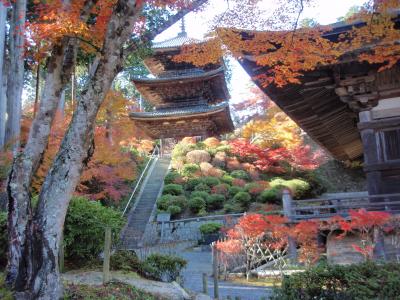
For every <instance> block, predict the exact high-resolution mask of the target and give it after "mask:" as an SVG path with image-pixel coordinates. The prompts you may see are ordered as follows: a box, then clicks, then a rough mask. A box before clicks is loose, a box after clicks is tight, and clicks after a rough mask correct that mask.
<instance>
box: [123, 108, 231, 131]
mask: <svg viewBox="0 0 400 300" xmlns="http://www.w3.org/2000/svg"><path fill="white" fill-rule="evenodd" d="M129 116H130V118H131V119H132V120H134V121H135V123H136V125H137V126H138V127H139V128H141V129H142V130H143V131H145V132H146V133H147V134H148V135H149V136H150V137H152V138H169V137H174V138H181V137H185V136H217V135H220V134H223V133H228V132H231V131H232V130H233V129H234V126H233V122H232V119H231V116H230V110H229V104H228V103H227V102H225V103H220V104H218V105H214V106H208V105H202V106H193V107H182V108H178V109H173V108H170V109H162V110H156V111H153V112H133V113H130V114H129Z"/></svg>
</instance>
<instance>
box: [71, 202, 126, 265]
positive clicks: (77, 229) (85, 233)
mask: <svg viewBox="0 0 400 300" xmlns="http://www.w3.org/2000/svg"><path fill="white" fill-rule="evenodd" d="M124 223H125V220H124V218H123V217H122V216H121V213H120V212H119V211H116V210H114V209H112V208H109V207H105V206H103V205H102V204H101V203H100V202H93V201H89V200H88V199H86V198H83V197H74V198H72V200H71V203H70V205H69V207H68V212H67V216H66V219H65V225H64V243H65V257H66V259H67V260H70V261H74V262H80V261H83V260H92V259H96V258H97V257H98V256H99V254H100V252H101V251H102V250H103V247H104V227H105V226H108V227H110V228H111V230H112V236H113V242H117V241H118V238H119V233H120V231H121V229H122V227H123V226H124Z"/></svg>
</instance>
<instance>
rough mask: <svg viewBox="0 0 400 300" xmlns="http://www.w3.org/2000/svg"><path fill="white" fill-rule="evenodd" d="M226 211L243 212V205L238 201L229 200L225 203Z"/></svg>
mask: <svg viewBox="0 0 400 300" xmlns="http://www.w3.org/2000/svg"><path fill="white" fill-rule="evenodd" d="M224 212H225V213H239V212H243V207H242V206H241V205H240V204H239V203H236V202H228V203H225V204H224Z"/></svg>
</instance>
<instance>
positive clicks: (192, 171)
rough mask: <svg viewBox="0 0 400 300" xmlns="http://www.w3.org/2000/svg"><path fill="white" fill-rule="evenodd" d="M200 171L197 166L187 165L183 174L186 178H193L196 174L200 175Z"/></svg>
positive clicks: (183, 169) (183, 168)
mask: <svg viewBox="0 0 400 300" xmlns="http://www.w3.org/2000/svg"><path fill="white" fill-rule="evenodd" d="M199 171H200V166H199V165H197V164H185V165H184V166H183V167H182V171H181V174H182V176H184V177H188V178H190V177H193V176H195V175H196V173H198V172H199Z"/></svg>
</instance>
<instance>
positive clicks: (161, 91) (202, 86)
mask: <svg viewBox="0 0 400 300" xmlns="http://www.w3.org/2000/svg"><path fill="white" fill-rule="evenodd" d="M133 82H134V84H135V86H136V88H137V89H138V90H139V92H140V93H141V94H142V96H143V97H144V98H145V99H146V100H147V101H149V102H150V103H152V104H153V105H155V106H161V105H163V104H165V103H176V102H180V101H182V100H186V99H197V98H202V99H205V100H206V101H207V102H208V103H209V104H214V103H219V102H222V101H226V100H227V99H228V98H229V92H228V89H227V87H226V83H225V74H224V68H223V67H222V66H221V67H220V68H218V69H216V70H212V71H208V72H204V71H202V70H196V72H193V73H184V74H180V73H175V74H174V73H171V74H170V76H169V77H166V78H135V79H134V80H133Z"/></svg>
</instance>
